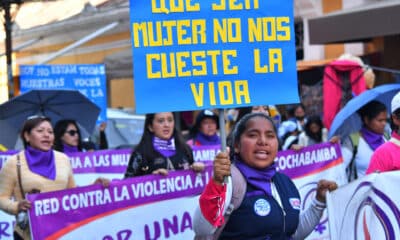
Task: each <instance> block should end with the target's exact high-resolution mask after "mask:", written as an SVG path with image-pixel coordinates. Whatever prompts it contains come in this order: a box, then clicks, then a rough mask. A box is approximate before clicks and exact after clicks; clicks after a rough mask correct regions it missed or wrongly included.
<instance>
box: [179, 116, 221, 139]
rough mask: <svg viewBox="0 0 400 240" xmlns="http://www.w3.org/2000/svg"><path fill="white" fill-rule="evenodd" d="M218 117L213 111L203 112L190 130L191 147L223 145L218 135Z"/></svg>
mask: <svg viewBox="0 0 400 240" xmlns="http://www.w3.org/2000/svg"><path fill="white" fill-rule="evenodd" d="M218 128H219V124H218V116H217V114H215V113H214V112H213V111H211V110H207V109H206V110H202V111H201V112H200V113H199V114H198V115H197V117H196V121H195V123H194V125H193V127H192V128H191V129H190V132H189V137H188V139H189V140H188V141H187V142H186V143H187V144H189V145H190V146H210V145H219V144H221V139H220V138H219V135H218Z"/></svg>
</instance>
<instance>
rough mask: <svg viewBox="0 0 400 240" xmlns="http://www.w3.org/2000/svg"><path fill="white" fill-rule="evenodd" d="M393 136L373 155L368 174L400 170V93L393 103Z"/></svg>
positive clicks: (391, 123)
mask: <svg viewBox="0 0 400 240" xmlns="http://www.w3.org/2000/svg"><path fill="white" fill-rule="evenodd" d="M390 125H391V128H392V135H391V137H390V139H389V141H387V142H385V143H384V144H382V145H381V146H379V147H378V148H377V149H376V151H375V152H374V153H373V154H372V157H371V161H370V164H369V166H368V169H367V174H370V173H374V172H387V171H396V170H400V161H399V156H400V92H399V93H397V94H396V95H395V96H394V97H393V99H392V102H391V122H390Z"/></svg>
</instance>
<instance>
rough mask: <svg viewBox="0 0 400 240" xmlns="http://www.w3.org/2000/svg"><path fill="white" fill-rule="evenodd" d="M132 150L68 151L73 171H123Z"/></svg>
mask: <svg viewBox="0 0 400 240" xmlns="http://www.w3.org/2000/svg"><path fill="white" fill-rule="evenodd" d="M131 152H132V150H129V149H121V150H101V151H93V152H78V153H69V154H68V156H69V157H70V160H71V165H72V168H73V170H74V173H124V172H125V170H126V166H128V162H129V158H130V156H131Z"/></svg>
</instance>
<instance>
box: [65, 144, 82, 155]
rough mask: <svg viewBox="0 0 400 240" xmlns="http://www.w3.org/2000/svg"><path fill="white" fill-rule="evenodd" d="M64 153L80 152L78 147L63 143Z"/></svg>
mask: <svg viewBox="0 0 400 240" xmlns="http://www.w3.org/2000/svg"><path fill="white" fill-rule="evenodd" d="M63 150H64V153H76V152H79V149H78V147H74V146H71V145H68V144H63Z"/></svg>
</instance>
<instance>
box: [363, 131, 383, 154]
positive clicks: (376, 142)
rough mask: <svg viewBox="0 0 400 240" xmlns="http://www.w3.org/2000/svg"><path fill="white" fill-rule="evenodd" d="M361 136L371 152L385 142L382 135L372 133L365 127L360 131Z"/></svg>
mask: <svg viewBox="0 0 400 240" xmlns="http://www.w3.org/2000/svg"><path fill="white" fill-rule="evenodd" d="M360 133H361V135H362V136H363V138H364V139H365V141H366V142H367V143H368V145H369V147H370V148H372V150H374V151H375V150H376V149H377V148H378V147H379V146H380V145H382V144H383V143H385V140H384V139H383V135H382V134H378V133H374V132H372V131H370V130H368V129H367V128H366V127H362V128H361V130H360Z"/></svg>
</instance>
